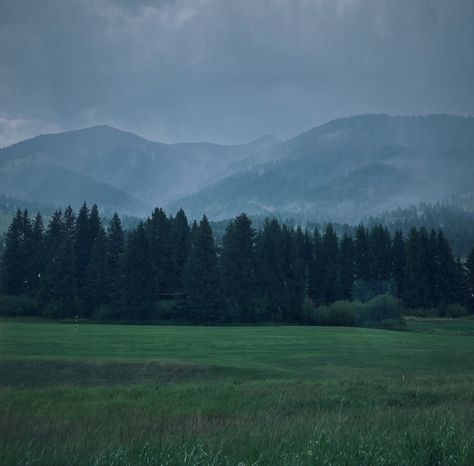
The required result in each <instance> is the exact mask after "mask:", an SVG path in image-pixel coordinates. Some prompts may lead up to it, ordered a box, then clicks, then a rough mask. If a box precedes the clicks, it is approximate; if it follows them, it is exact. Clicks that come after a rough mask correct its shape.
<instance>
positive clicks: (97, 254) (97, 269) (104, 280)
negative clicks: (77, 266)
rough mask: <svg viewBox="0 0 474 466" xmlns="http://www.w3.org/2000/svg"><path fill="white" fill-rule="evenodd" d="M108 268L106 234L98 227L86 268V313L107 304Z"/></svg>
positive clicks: (89, 313) (108, 292)
mask: <svg viewBox="0 0 474 466" xmlns="http://www.w3.org/2000/svg"><path fill="white" fill-rule="evenodd" d="M110 278H111V275H110V270H109V262H108V257H107V236H106V234H105V230H104V229H103V228H102V227H100V228H99V231H98V232H97V235H96V237H95V240H94V244H93V245H92V252H91V260H90V262H89V265H88V268H87V287H86V296H87V300H86V304H87V307H86V315H91V314H92V313H93V312H94V311H95V310H97V309H98V308H99V307H100V306H102V305H104V304H107V302H108V299H109V296H110V290H109V285H110Z"/></svg>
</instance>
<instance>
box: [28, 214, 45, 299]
mask: <svg viewBox="0 0 474 466" xmlns="http://www.w3.org/2000/svg"><path fill="white" fill-rule="evenodd" d="M44 267H45V238H44V224H43V217H42V216H41V214H40V213H38V214H37V215H36V217H35V220H34V222H33V226H32V232H31V252H30V257H29V258H28V277H29V278H28V282H29V292H30V293H31V294H33V295H36V294H37V293H38V292H39V289H40V283H41V277H42V276H43V275H44Z"/></svg>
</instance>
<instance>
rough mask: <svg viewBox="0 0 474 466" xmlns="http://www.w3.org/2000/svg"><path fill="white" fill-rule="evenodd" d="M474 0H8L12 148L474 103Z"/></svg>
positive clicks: (4, 70)
mask: <svg viewBox="0 0 474 466" xmlns="http://www.w3.org/2000/svg"><path fill="white" fill-rule="evenodd" d="M473 25H474V2H473V1H472V0H449V1H446V0H398V1H391V0H260V1H259V0H228V1H227V0H161V1H160V0H155V1H153V0H136V1H132V0H81V1H79V0H77V1H74V0H42V1H40V2H39V1H31V0H29V1H27V0H0V146H3V145H6V144H10V143H13V142H15V141H17V140H19V139H22V138H25V137H29V136H33V135H36V134H38V133H41V132H50V131H59V130H66V129H72V128H77V127H84V126H90V125H94V124H110V125H114V126H117V127H119V128H121V129H126V130H130V131H134V132H137V133H138V134H141V135H144V136H146V137H149V138H151V139H155V140H160V141H164V142H176V141H184V140H210V141H215V142H224V143H226V142H228V143H231V142H241V141H244V140H249V139H252V138H255V137H258V136H260V135H262V134H267V133H273V134H275V135H277V136H279V137H281V138H286V137H290V136H293V135H295V134H296V133H299V132H301V131H303V130H305V129H309V128H310V127H312V126H314V125H316V124H320V123H322V122H324V121H327V120H330V119H332V118H335V117H338V116H345V115H350V114H357V113H371V112H378V113H379V112H384V113H391V114H425V113H455V114H463V115H466V114H473V113H474V93H473V91H472V83H473V82H474V54H473V53H472V44H474V26H473Z"/></svg>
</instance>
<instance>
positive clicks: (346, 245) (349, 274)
mask: <svg viewBox="0 0 474 466" xmlns="http://www.w3.org/2000/svg"><path fill="white" fill-rule="evenodd" d="M339 257H340V259H339V298H340V299H347V300H350V299H352V287H353V285H354V242H353V241H352V237H350V236H348V235H347V234H346V233H344V235H343V236H342V240H341V251H340V255H339Z"/></svg>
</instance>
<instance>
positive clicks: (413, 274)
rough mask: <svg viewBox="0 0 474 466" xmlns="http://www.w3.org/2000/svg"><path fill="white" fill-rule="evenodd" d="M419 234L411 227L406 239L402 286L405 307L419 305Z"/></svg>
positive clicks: (416, 306)
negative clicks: (403, 282) (403, 281)
mask: <svg viewBox="0 0 474 466" xmlns="http://www.w3.org/2000/svg"><path fill="white" fill-rule="evenodd" d="M419 245H420V242H419V235H418V230H417V229H416V228H411V230H410V232H409V233H408V237H407V241H406V267H405V284H404V287H403V294H402V296H403V301H404V302H405V304H406V305H407V307H411V308H418V307H421V300H420V296H421V290H420V287H419V278H420V276H421V264H420V261H419Z"/></svg>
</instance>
